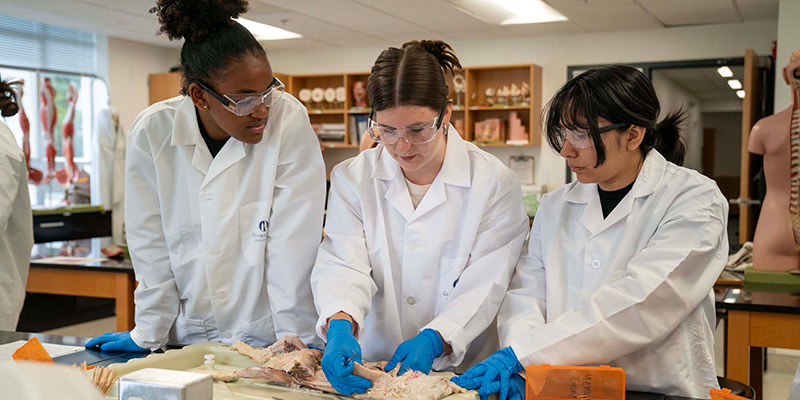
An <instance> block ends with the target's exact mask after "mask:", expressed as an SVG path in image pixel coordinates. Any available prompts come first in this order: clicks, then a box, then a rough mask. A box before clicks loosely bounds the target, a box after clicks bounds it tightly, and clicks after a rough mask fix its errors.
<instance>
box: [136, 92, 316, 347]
mask: <svg viewBox="0 0 800 400" xmlns="http://www.w3.org/2000/svg"><path fill="white" fill-rule="evenodd" d="M324 200H325V168H324V164H323V161H322V154H321V153H320V150H319V142H318V141H317V138H316V135H315V134H314V132H313V130H312V129H311V125H310V123H309V120H308V114H307V112H306V109H305V108H304V107H303V106H302V104H301V103H300V102H299V101H297V100H296V99H295V98H294V97H292V96H291V95H289V94H285V95H284V97H283V99H282V100H281V101H280V102H279V103H278V104H276V105H275V106H273V107H272V108H271V109H270V113H269V120H268V122H267V125H266V129H265V130H264V137H263V139H262V140H261V142H260V143H258V144H255V145H250V144H247V145H246V144H244V143H242V142H240V141H238V140H236V139H233V138H231V139H229V140H228V142H227V143H226V144H225V146H224V147H223V148H222V150H221V151H220V152H219V154H217V156H216V157H215V158H213V159H212V157H211V153H210V152H209V151H208V148H207V147H206V144H205V142H204V141H203V139H202V137H201V135H200V131H199V128H198V122H197V117H196V114H195V108H194V105H193V104H192V101H191V99H190V98H189V97H176V98H172V99H169V100H165V101H163V102H160V103H156V104H154V105H152V106H150V107H149V108H147V109H146V110H144V111H142V113H141V114H139V116H138V117H137V119H136V121H134V123H133V125H132V127H131V129H130V133H129V136H128V153H127V166H126V191H125V204H126V213H125V221H126V231H127V238H128V244H129V248H130V252H131V258H132V260H133V266H134V269H135V271H136V280H137V281H138V282H139V285H138V287H137V288H136V292H135V301H136V328H135V329H133V331H132V332H131V338H133V340H134V341H135V342H136V344H138V345H139V346H142V347H145V348H149V349H156V348H160V347H162V346H163V345H164V344H166V343H167V341H168V340H169V342H170V343H177V344H190V343H196V342H203V341H208V340H211V341H220V342H223V343H233V342H235V341H237V340H243V341H245V342H247V343H250V344H251V345H254V346H265V345H269V344H271V343H272V342H274V341H275V340H276V339H277V338H280V337H282V336H284V335H287V334H290V333H295V334H297V335H298V336H299V337H300V338H301V339H302V340H303V341H305V342H306V343H309V342H310V343H319V342H320V341H319V340H318V339H317V338H316V335H315V334H314V322H315V321H316V319H317V314H316V312H315V311H314V304H313V300H312V298H311V287H310V285H309V276H310V274H311V269H312V267H313V265H314V257H315V255H316V251H317V247H318V246H319V242H320V238H321V235H322V215H323V207H324V205H323V204H324Z"/></svg>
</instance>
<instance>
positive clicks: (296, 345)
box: [231, 335, 307, 364]
mask: <svg viewBox="0 0 800 400" xmlns="http://www.w3.org/2000/svg"><path fill="white" fill-rule="evenodd" d="M306 348H307V347H306V345H305V343H303V341H302V340H300V338H298V337H297V336H295V335H286V336H284V337H282V338H281V340H278V341H277V342H275V343H273V344H272V346H269V347H267V348H264V349H257V348H255V347H252V346H250V345H249V344H247V343H245V342H242V341H238V342H236V343H234V344H232V345H231V350H234V351H236V352H237V353H239V354H241V355H243V356H247V357H248V358H250V359H251V360H253V361H254V362H256V363H259V364H264V363H266V362H267V361H269V359H270V358H272V356H274V355H276V354H286V353H291V352H293V351H297V350H303V349H306Z"/></svg>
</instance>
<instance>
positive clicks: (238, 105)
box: [196, 77, 286, 117]
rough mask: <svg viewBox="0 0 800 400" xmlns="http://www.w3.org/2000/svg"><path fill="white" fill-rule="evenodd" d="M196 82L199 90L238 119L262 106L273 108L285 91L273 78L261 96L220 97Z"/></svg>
mask: <svg viewBox="0 0 800 400" xmlns="http://www.w3.org/2000/svg"><path fill="white" fill-rule="evenodd" d="M196 82H197V85H198V86H200V88H202V89H203V90H205V91H206V92H208V94H210V95H211V96H213V97H214V98H215V99H217V100H219V102H220V103H222V105H223V106H225V108H226V109H227V110H228V111H230V112H232V113H234V114H236V115H238V116H240V117H242V116H245V115H250V114H252V113H254V112H255V111H256V110H258V107H260V106H261V105H262V104H264V105H266V106H267V108H269V107H272V106H274V105H275V104H277V103H278V101H279V100H280V99H281V97H282V96H283V93H284V92H285V91H286V86H285V85H284V84H283V82H281V81H280V79H278V78H275V77H273V78H272V83H271V84H270V85H269V88H268V89H267V90H266V91H265V92H264V93H261V94H232V95H227V94H223V95H220V94H219V93H217V92H215V91H214V90H212V89H211V88H209V87H208V86H206V85H204V84H203V83H202V82H200V81H196Z"/></svg>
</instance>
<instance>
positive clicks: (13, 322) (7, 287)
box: [0, 79, 33, 332]
mask: <svg viewBox="0 0 800 400" xmlns="http://www.w3.org/2000/svg"><path fill="white" fill-rule="evenodd" d="M21 87H22V82H21V81H14V82H9V81H4V80H2V79H0V116H2V117H3V118H6V117H12V116H14V115H16V114H17V112H18V111H19V103H18V101H19V96H18V94H19V90H20V89H21ZM32 248H33V217H32V216H31V200H30V195H29V194H28V165H27V162H26V161H25V154H23V153H22V149H20V147H19V145H18V144H17V139H16V138H14V134H13V133H12V132H11V129H9V128H8V126H6V124H4V123H3V122H2V121H0V331H11V332H13V331H16V330H17V322H18V321H19V314H20V312H21V311H22V303H23V302H24V300H25V284H26V282H27V281H28V269H29V266H30V257H31V249H32Z"/></svg>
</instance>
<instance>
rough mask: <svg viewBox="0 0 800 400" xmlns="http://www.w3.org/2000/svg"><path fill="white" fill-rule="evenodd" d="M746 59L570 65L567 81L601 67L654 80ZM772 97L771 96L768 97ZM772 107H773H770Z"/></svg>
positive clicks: (569, 175) (741, 63)
mask: <svg viewBox="0 0 800 400" xmlns="http://www.w3.org/2000/svg"><path fill="white" fill-rule="evenodd" d="M744 62H745V58H744V57H727V58H706V59H697V60H678V61H654V62H637V63H620V64H585V65H569V66H567V81H569V80H571V79H572V78H574V77H576V76H578V75H580V74H581V73H582V72H584V71H586V70H588V69H592V68H600V67H608V66H611V65H628V66H631V67H634V68H637V69H639V70H640V71H642V72H643V73H644V74H645V75H647V76H648V77H649V78H650V79H652V78H653V71H654V70H659V69H683V68H709V67H721V66H723V65H734V66H744ZM767 97H770V96H767ZM770 107H771V105H770ZM564 168H565V174H566V175H565V176H566V183H570V182H572V171H571V170H570V169H569V165H568V164H567V162H566V161H564Z"/></svg>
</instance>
